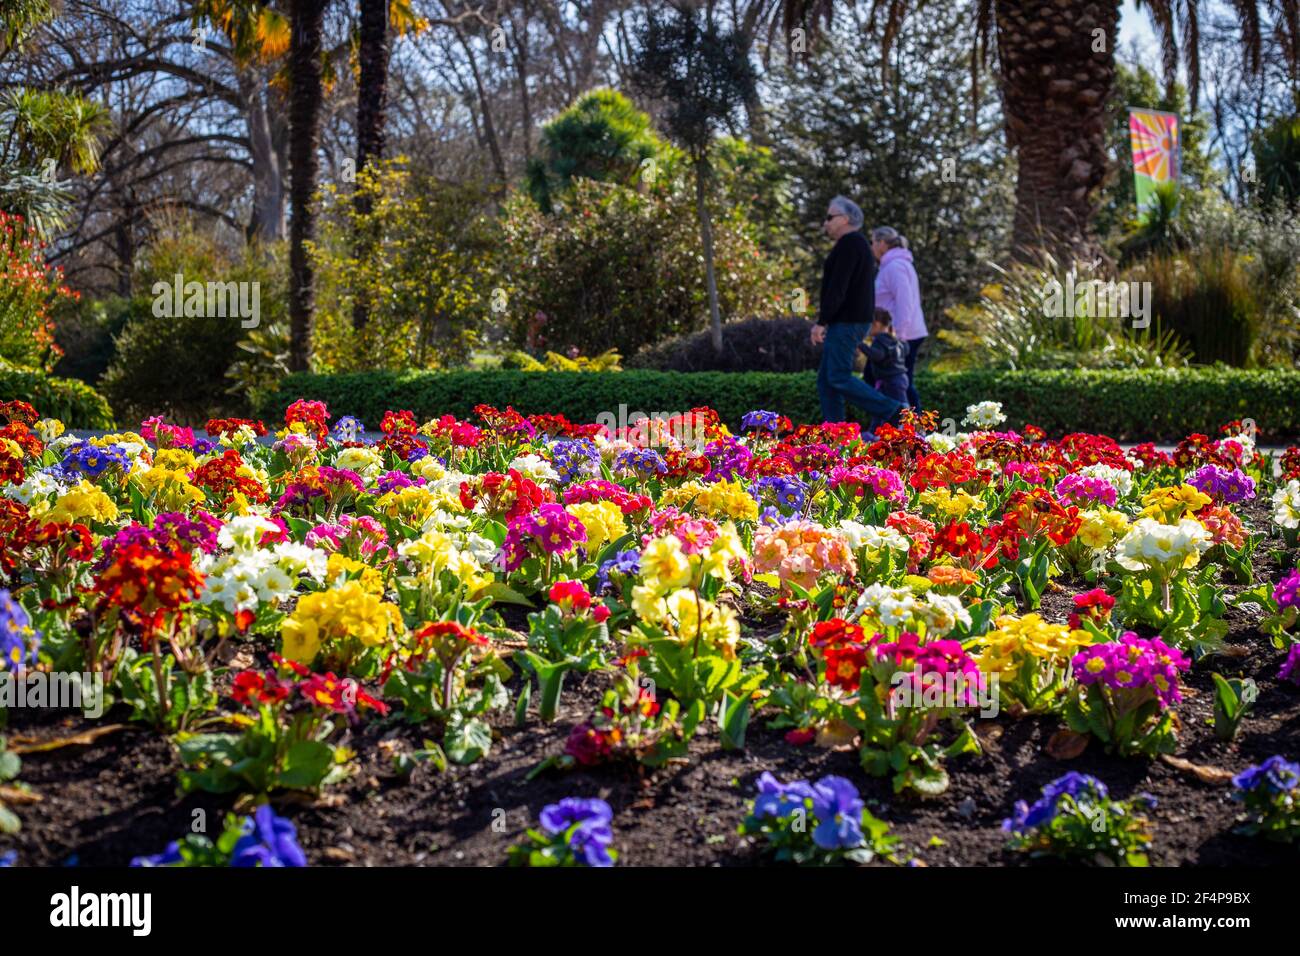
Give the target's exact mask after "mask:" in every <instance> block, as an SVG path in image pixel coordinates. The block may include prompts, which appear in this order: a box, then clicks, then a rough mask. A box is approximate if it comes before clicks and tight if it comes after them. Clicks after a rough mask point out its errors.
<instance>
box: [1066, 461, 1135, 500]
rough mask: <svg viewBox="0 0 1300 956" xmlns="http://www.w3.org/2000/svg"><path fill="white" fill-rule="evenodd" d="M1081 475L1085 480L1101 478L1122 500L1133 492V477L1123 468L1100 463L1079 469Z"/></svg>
mask: <svg viewBox="0 0 1300 956" xmlns="http://www.w3.org/2000/svg"><path fill="white" fill-rule="evenodd" d="M1079 474H1081V475H1083V476H1084V477H1085V478H1100V479H1101V480H1102V481H1105V482H1107V483H1109V484H1110V485H1111V486H1112V487H1113V488H1114V489H1115V491H1116V492H1117V493H1118V494H1119V496H1120V497H1121V498H1123V497H1126V496H1127V495H1128V494H1129V492H1131V491H1132V490H1133V476H1132V475H1131V474H1130V473H1129V472H1127V471H1125V470H1124V469H1123V468H1112V467H1111V466H1110V465H1103V464H1101V463H1098V464H1095V465H1085V466H1084V467H1083V468H1080V469H1079Z"/></svg>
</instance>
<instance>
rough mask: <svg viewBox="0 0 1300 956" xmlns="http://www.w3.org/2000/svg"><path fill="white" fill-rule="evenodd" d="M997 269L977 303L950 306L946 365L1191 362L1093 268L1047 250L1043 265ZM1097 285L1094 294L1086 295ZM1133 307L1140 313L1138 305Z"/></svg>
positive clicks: (942, 336) (943, 334)
mask: <svg viewBox="0 0 1300 956" xmlns="http://www.w3.org/2000/svg"><path fill="white" fill-rule="evenodd" d="M993 268H994V270H995V271H996V273H997V275H998V278H999V281H998V282H996V283H993V284H990V285H987V286H985V287H984V288H983V289H981V290H980V297H979V299H978V300H977V301H976V302H975V303H973V304H971V305H959V306H953V307H952V308H950V309H949V310H948V313H947V315H948V318H949V319H951V320H952V324H953V328H951V329H941V330H940V331H939V333H938V338H939V341H940V342H941V343H943V344H944V345H946V346H949V348H950V350H951V351H950V352H948V354H947V355H945V357H944V358H943V359H941V365H944V366H955V365H961V366H968V367H977V368H1011V369H1029V368H1044V369H1046V368H1080V367H1082V368H1167V367H1171V366H1179V365H1183V364H1186V361H1185V357H1184V355H1183V349H1182V348H1181V347H1180V345H1179V343H1178V342H1177V341H1176V340H1175V339H1174V338H1173V336H1171V335H1170V333H1169V331H1168V330H1161V329H1160V328H1159V327H1158V326H1157V325H1155V323H1153V326H1152V327H1150V328H1146V329H1141V330H1138V329H1134V328H1132V319H1130V318H1127V317H1123V316H1122V315H1121V313H1122V312H1124V311H1125V310H1124V308H1123V307H1122V304H1121V303H1119V302H1115V303H1112V302H1111V301H1110V297H1109V295H1103V294H1101V289H1102V287H1101V286H1098V285H1096V284H1095V283H1100V282H1104V281H1106V280H1104V279H1102V278H1101V277H1100V276H1099V275H1097V274H1096V273H1089V272H1086V271H1084V270H1085V268H1086V267H1083V266H1081V265H1079V264H1077V263H1071V264H1068V265H1067V264H1064V263H1058V262H1057V261H1056V260H1054V259H1053V258H1052V257H1051V256H1050V255H1046V254H1044V257H1043V264H1042V265H1039V266H1035V265H1029V264H1025V263H1016V264H1013V265H1012V266H1010V267H1009V268H1005V269H1004V268H1001V267H999V266H994V267H993ZM1090 283H1091V284H1092V285H1090ZM1089 288H1091V289H1092V290H1093V292H1094V294H1093V295H1092V296H1087V295H1081V294H1080V290H1087V289H1089ZM1106 288H1109V287H1106ZM1129 311H1130V312H1133V311H1135V308H1134V304H1133V303H1130V306H1129ZM1070 313H1073V314H1070ZM1157 314H1158V313H1157Z"/></svg>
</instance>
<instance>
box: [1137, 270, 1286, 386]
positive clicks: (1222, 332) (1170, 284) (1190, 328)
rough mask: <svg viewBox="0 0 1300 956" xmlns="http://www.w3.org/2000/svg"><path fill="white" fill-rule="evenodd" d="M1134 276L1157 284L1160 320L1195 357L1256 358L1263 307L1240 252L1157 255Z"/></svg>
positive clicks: (1231, 362) (1154, 290) (1154, 288)
mask: <svg viewBox="0 0 1300 956" xmlns="http://www.w3.org/2000/svg"><path fill="white" fill-rule="evenodd" d="M1128 275H1129V278H1131V279H1133V280H1135V281H1138V282H1150V283H1151V290H1152V300H1153V303H1152V304H1153V310H1154V313H1155V316H1156V318H1157V319H1158V320H1159V321H1160V323H1161V327H1162V328H1163V329H1165V330H1166V331H1168V332H1172V333H1173V334H1175V335H1177V336H1178V338H1179V339H1180V340H1181V341H1182V342H1185V343H1186V344H1187V346H1188V348H1189V349H1190V351H1191V356H1192V358H1193V360H1194V361H1196V362H1202V363H1206V364H1210V363H1213V362H1225V363H1227V364H1229V365H1234V366H1243V365H1247V364H1249V363H1251V362H1252V361H1253V359H1254V354H1253V353H1254V347H1255V339H1256V329H1257V323H1258V322H1259V321H1260V318H1261V317H1260V314H1259V313H1260V309H1259V305H1258V302H1257V301H1256V299H1255V292H1254V289H1253V288H1252V287H1251V282H1250V276H1249V274H1248V273H1247V271H1246V269H1245V267H1244V266H1243V264H1242V262H1241V257H1240V256H1239V255H1238V254H1237V253H1236V252H1235V251H1234V250H1232V249H1225V248H1213V247H1210V246H1195V247H1193V248H1191V249H1189V250H1187V251H1186V252H1182V253H1166V254H1159V255H1154V256H1152V257H1150V258H1149V259H1147V260H1146V261H1144V262H1143V263H1142V264H1141V265H1140V266H1138V267H1137V268H1136V269H1134V270H1132V271H1131V272H1130V273H1129V274H1128Z"/></svg>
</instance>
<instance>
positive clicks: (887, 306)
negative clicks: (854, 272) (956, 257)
mask: <svg viewBox="0 0 1300 956" xmlns="http://www.w3.org/2000/svg"><path fill="white" fill-rule="evenodd" d="M876 308H877V309H884V310H885V311H887V312H888V313H889V314H890V315H891V316H893V318H894V334H895V335H896V336H898V337H899V338H900V339H902V340H903V341H904V342H910V341H912V340H913V339H923V338H925V337H926V336H927V335H929V334H930V333H929V331H928V330H927V329H926V327H925V316H924V315H922V314H921V285H920V282H919V281H918V280H917V278H916V269H915V268H913V266H912V253H911V251H910V250H908V249H888V250H886V251H885V254H884V256H882V257H881V259H880V269H879V271H877V272H876Z"/></svg>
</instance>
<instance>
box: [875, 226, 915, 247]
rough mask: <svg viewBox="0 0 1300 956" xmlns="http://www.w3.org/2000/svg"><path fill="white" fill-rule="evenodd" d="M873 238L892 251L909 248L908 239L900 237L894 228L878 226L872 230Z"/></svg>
mask: <svg viewBox="0 0 1300 956" xmlns="http://www.w3.org/2000/svg"><path fill="white" fill-rule="evenodd" d="M871 238H872V239H875V240H876V241H878V242H883V243H884V244H885V245H887V246H889V248H891V249H906V248H907V237H906V236H904V235H900V234H899V232H898V230H897V229H895V228H894V227H893V226H877V227H876V228H875V229H872V230H871Z"/></svg>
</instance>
